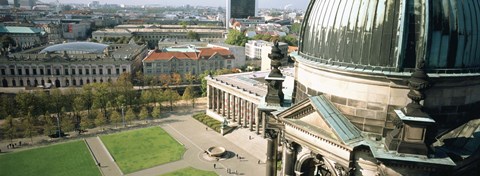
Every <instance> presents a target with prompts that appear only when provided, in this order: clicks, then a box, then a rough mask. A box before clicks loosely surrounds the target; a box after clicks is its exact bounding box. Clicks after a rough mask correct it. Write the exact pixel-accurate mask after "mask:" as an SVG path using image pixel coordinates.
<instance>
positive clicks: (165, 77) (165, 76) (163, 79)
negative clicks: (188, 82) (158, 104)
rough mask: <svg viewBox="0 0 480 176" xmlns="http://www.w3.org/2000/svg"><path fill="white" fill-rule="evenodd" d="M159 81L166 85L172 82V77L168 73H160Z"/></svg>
mask: <svg viewBox="0 0 480 176" xmlns="http://www.w3.org/2000/svg"><path fill="white" fill-rule="evenodd" d="M159 80H160V83H162V86H164V87H168V86H170V84H171V83H172V78H171V77H170V75H169V74H161V75H160V78H159Z"/></svg>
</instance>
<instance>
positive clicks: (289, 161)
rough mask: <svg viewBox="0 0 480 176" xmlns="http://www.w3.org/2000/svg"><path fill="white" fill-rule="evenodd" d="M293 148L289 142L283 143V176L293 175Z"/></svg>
mask: <svg viewBox="0 0 480 176" xmlns="http://www.w3.org/2000/svg"><path fill="white" fill-rule="evenodd" d="M294 156H295V154H294V148H293V144H292V143H290V142H285V143H284V145H283V163H282V165H283V175H285V176H293V175H295V173H294V170H295V168H294V166H295V160H294Z"/></svg>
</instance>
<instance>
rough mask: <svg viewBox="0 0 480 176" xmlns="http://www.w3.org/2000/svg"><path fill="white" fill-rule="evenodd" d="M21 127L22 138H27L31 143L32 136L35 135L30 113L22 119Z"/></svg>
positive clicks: (33, 121) (33, 120) (33, 122)
mask: <svg viewBox="0 0 480 176" xmlns="http://www.w3.org/2000/svg"><path fill="white" fill-rule="evenodd" d="M22 125H23V133H24V136H26V137H29V138H30V141H31V142H32V143H33V136H34V135H36V134H37V131H36V130H35V119H34V117H33V116H32V115H31V114H30V113H29V114H27V116H26V117H25V118H24V119H23V122H22Z"/></svg>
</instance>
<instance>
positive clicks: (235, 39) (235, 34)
mask: <svg viewBox="0 0 480 176" xmlns="http://www.w3.org/2000/svg"><path fill="white" fill-rule="evenodd" d="M247 42H248V37H246V36H245V35H244V34H243V32H240V31H237V30H233V29H231V30H229V31H228V35H227V39H226V40H225V43H226V44H230V45H237V46H245V43H247Z"/></svg>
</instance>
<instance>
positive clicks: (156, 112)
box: [152, 107, 161, 118]
mask: <svg viewBox="0 0 480 176" xmlns="http://www.w3.org/2000/svg"><path fill="white" fill-rule="evenodd" d="M160 115H161V114H160V107H153V112H152V117H153V118H160Z"/></svg>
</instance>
